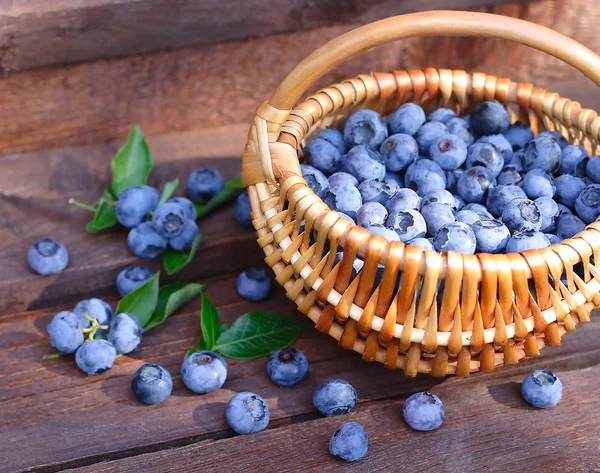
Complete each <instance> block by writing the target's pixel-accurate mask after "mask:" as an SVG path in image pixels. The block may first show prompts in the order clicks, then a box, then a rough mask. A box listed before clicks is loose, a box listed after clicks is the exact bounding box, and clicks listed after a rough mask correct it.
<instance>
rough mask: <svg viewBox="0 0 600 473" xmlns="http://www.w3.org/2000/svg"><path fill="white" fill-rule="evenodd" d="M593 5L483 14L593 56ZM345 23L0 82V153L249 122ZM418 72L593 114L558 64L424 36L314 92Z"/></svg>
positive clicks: (502, 48)
mask: <svg viewBox="0 0 600 473" xmlns="http://www.w3.org/2000/svg"><path fill="white" fill-rule="evenodd" d="M22 3H24V2H20V4H22ZM38 3H40V2H38ZM43 3H47V4H48V5H52V4H54V3H55V2H43ZM195 3H196V4H198V5H200V4H203V3H204V2H195ZM313 3H314V2H313ZM317 3H319V2H317ZM368 3H369V2H358V3H357V4H356V5H359V4H360V5H364V4H368ZM357 8H362V7H358V6H357ZM599 8H600V6H598V4H596V3H593V2H586V1H584V0H573V1H570V2H555V1H553V0H543V1H540V2H530V3H523V4H506V5H498V6H495V7H493V8H486V11H491V12H494V13H499V14H504V15H510V16H516V17H520V18H524V19H527V20H530V21H534V22H538V23H542V24H544V25H546V26H549V27H551V28H554V29H556V30H558V31H561V32H563V33H565V34H567V35H569V36H571V37H573V38H574V39H577V40H579V41H580V42H582V43H583V44H585V45H587V46H588V47H590V48H591V49H592V50H595V51H600V36H598V35H597V34H595V29H594V28H593V27H589V22H590V21H592V20H591V19H592V18H596V17H597V16H598V14H599V13H600V12H599V10H598V9H599ZM165 21H167V20H166V19H165ZM354 26H355V25H344V26H334V27H326V28H320V29H315V30H312V31H307V32H298V33H291V34H287V35H272V36H269V37H265V38H259V39H252V40H249V41H231V42H228V43H223V44H218V45H205V46H198V47H196V48H184V49H179V50H174V51H163V52H160V53H155V54H149V55H142V56H132V57H127V58H122V59H112V60H99V61H95V62H91V63H86V64H79V65H74V66H69V67H62V68H55V67H53V68H45V69H40V70H34V71H30V72H25V73H21V74H8V75H6V76H5V77H0V109H1V110H2V111H3V113H2V114H0V130H2V139H0V154H7V153H17V152H24V151H33V150H39V149H46V148H53V147H64V146H76V145H86V144H94V143H104V142H110V141H119V140H123V139H125V137H126V136H127V133H128V132H129V131H130V130H131V128H132V127H133V126H134V125H135V124H139V125H141V126H142V128H143V129H144V130H145V131H146V133H147V134H149V135H150V136H158V135H163V134H166V133H172V132H181V131H186V130H198V129H203V128H214V127H218V126H226V125H230V124H232V123H242V122H243V123H249V122H250V119H251V117H252V114H253V112H254V110H255V109H256V107H257V106H258V105H259V104H260V103H261V102H262V101H264V100H265V99H266V98H267V97H269V95H270V94H271V92H272V91H273V90H274V89H275V87H276V86H277V85H278V84H279V83H280V82H281V80H282V78H283V77H285V75H286V74H287V73H288V72H289V71H290V70H291V69H292V68H293V67H294V66H295V65H296V64H297V63H298V62H299V61H300V60H301V59H303V58H304V57H305V56H306V55H308V54H309V53H311V52H313V51H314V50H315V49H316V48H317V47H318V46H320V45H322V44H323V43H324V42H326V41H327V40H329V39H332V38H334V37H336V36H339V35H340V34H342V33H344V32H346V31H347V30H348V29H350V28H353V27H354ZM0 37H1V35H0ZM426 66H435V67H447V68H457V69H466V70H482V71H483V72H491V73H495V74H497V75H500V76H507V77H511V78H513V79H515V80H524V81H532V82H534V83H536V84H537V85H539V86H547V87H549V88H550V89H552V90H556V91H558V92H561V93H564V95H565V96H567V97H569V98H572V99H574V100H579V101H580V102H581V103H582V104H583V105H584V106H587V107H591V108H596V109H599V110H600V103H599V101H598V97H600V95H598V94H596V93H595V92H596V91H597V88H596V87H595V86H594V85H593V84H591V82H589V81H588V80H587V79H584V78H583V77H582V76H581V75H580V74H577V73H574V72H573V70H572V69H570V68H569V67H568V66H565V65H564V64H561V63H560V62H559V61H558V60H556V59H553V58H550V57H548V56H547V55H545V54H542V53H538V52H536V51H533V50H530V49H528V48H525V47H522V46H519V45H515V44H512V43H507V42H500V41H493V40H489V39H469V38H461V39H458V38H435V37H434V38H413V39H409V40H406V41H402V42H397V43H393V44H390V45H386V46H384V47H381V48H378V49H376V50H373V51H368V52H365V53H363V54H361V55H359V56H357V57H356V58H353V59H351V60H349V61H347V62H345V63H344V64H342V65H341V66H339V67H338V68H336V70H335V71H333V72H332V73H330V74H327V75H326V76H325V77H324V78H323V79H322V80H321V81H320V82H319V83H318V84H317V85H316V86H315V87H319V86H326V85H328V84H331V83H333V82H336V81H339V80H342V79H344V78H348V77H353V76H355V75H357V74H359V73H366V72H369V71H385V70H389V69H392V68H407V67H418V68H421V67H426ZM563 81H565V82H564V83H563Z"/></svg>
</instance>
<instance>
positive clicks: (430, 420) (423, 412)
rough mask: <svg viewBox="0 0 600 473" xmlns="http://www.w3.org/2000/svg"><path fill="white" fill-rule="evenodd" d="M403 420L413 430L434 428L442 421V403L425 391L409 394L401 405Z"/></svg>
mask: <svg viewBox="0 0 600 473" xmlns="http://www.w3.org/2000/svg"><path fill="white" fill-rule="evenodd" d="M402 413H403V414H404V420H405V421H406V423H407V424H408V425H409V426H410V427H411V428H413V429H414V430H421V431H429V430H435V429H437V428H438V427H439V426H440V425H442V422H443V421H444V404H442V401H441V400H440V398H439V397H437V396H436V395H434V394H431V393H429V392H427V391H424V392H419V393H415V394H413V395H412V396H410V397H409V398H408V399H407V400H406V401H405V402H404V405H403V406H402Z"/></svg>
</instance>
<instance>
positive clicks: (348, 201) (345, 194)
mask: <svg viewBox="0 0 600 473" xmlns="http://www.w3.org/2000/svg"><path fill="white" fill-rule="evenodd" d="M323 202H325V204H327V206H328V207H329V208H330V209H332V210H336V211H337V212H340V213H344V214H346V215H348V217H350V218H352V219H353V218H355V217H356V212H357V211H358V209H359V208H360V206H361V205H362V204H363V201H362V196H361V195H360V191H359V190H358V189H357V188H356V187H354V186H350V185H346V184H336V185H335V186H333V187H331V188H330V189H329V190H328V191H327V193H326V194H325V195H324V196H323Z"/></svg>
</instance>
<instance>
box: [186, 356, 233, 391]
mask: <svg viewBox="0 0 600 473" xmlns="http://www.w3.org/2000/svg"><path fill="white" fill-rule="evenodd" d="M226 379H227V362H226V361H225V358H223V357H222V356H221V355H218V354H216V353H214V352H212V351H208V350H202V351H197V352H195V353H192V354H191V355H188V356H187V357H186V358H185V359H184V360H183V364H182V365H181V380H182V381H183V384H185V385H186V386H187V388H188V389H189V390H190V391H193V392H195V393H197V394H206V393H210V392H212V391H216V390H217V389H219V388H220V387H221V386H223V383H225V380H226Z"/></svg>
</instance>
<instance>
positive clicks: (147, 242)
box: [127, 222, 169, 259]
mask: <svg viewBox="0 0 600 473" xmlns="http://www.w3.org/2000/svg"><path fill="white" fill-rule="evenodd" d="M127 244H128V245H129V249H131V251H132V252H133V254H135V255H136V256H139V257H140V258H144V259H154V258H156V257H158V256H160V255H161V254H162V253H163V252H164V251H165V249H166V248H167V246H168V244H169V240H168V238H165V237H164V236H162V235H161V234H160V233H158V231H157V230H156V229H155V228H154V225H152V223H151V222H142V223H140V224H139V225H138V226H136V227H134V228H132V229H131V230H130V231H129V235H128V236H127Z"/></svg>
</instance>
